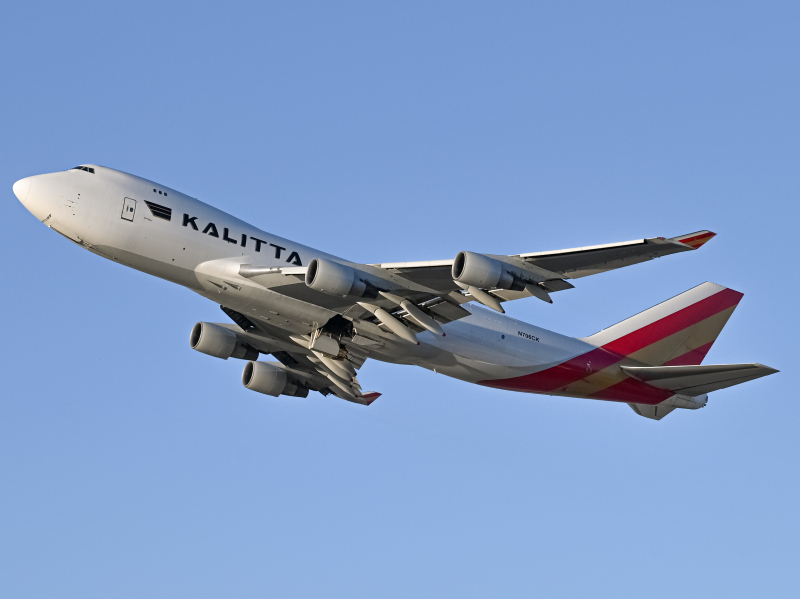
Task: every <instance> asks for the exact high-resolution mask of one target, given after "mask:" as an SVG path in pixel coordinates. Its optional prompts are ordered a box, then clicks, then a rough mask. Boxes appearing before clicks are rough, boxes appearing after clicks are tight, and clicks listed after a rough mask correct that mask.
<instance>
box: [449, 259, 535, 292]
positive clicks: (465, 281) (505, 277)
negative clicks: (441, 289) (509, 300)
mask: <svg viewBox="0 0 800 599" xmlns="http://www.w3.org/2000/svg"><path fill="white" fill-rule="evenodd" d="M511 268H512V267H511V266H509V265H507V264H505V263H504V262H500V261H499V260H495V259H494V258H490V257H489V256H484V255H483V254H476V253H475V252H459V253H458V255H457V256H456V259H455V260H454V261H453V270H452V275H453V280H454V281H455V282H456V283H461V284H462V285H467V286H470V287H477V288H479V289H494V288H500V289H524V288H525V282H524V281H522V280H521V279H520V278H519V277H518V276H516V275H514V274H513V273H511V272H509V269H511Z"/></svg>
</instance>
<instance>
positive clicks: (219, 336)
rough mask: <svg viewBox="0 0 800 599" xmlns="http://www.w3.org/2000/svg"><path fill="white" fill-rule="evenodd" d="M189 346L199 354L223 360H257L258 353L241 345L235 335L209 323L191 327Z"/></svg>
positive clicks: (200, 323)
mask: <svg viewBox="0 0 800 599" xmlns="http://www.w3.org/2000/svg"><path fill="white" fill-rule="evenodd" d="M189 345H191V346H192V349H194V350H197V351H199V352H200V353H203V354H207V355H209V356H214V357H215V358H222V359H223V360H227V359H228V358H238V359H240V360H256V359H258V351H256V350H255V349H253V348H252V347H250V346H249V345H247V344H245V343H242V342H241V341H240V340H239V337H238V336H237V335H236V333H234V332H233V331H231V330H230V329H226V328H225V327H221V326H219V325H218V324H211V323H210V322H198V323H197V324H196V325H194V327H192V334H191V335H190V336H189Z"/></svg>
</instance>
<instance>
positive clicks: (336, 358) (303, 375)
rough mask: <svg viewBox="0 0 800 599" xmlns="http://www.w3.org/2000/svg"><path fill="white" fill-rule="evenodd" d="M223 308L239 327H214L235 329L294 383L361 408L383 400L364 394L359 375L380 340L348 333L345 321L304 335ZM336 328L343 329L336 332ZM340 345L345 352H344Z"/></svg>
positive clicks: (237, 333) (250, 345)
mask: <svg viewBox="0 0 800 599" xmlns="http://www.w3.org/2000/svg"><path fill="white" fill-rule="evenodd" d="M220 307H221V308H222V311H223V312H225V314H227V315H228V316H229V317H230V318H231V320H233V321H234V322H235V323H236V325H231V324H227V323H214V324H217V325H218V326H222V327H225V328H227V329H230V330H232V331H233V332H235V333H236V336H237V337H238V338H239V340H240V341H241V342H242V343H244V344H245V345H246V346H249V348H252V349H254V350H256V351H257V352H258V353H261V354H268V355H271V356H272V357H273V358H275V359H276V360H277V362H278V363H279V365H280V367H281V368H283V369H284V370H285V371H286V372H287V374H288V375H289V376H290V378H291V379H292V380H293V381H294V382H296V383H300V384H301V385H302V386H303V387H306V388H307V389H309V390H311V391H318V392H320V393H322V394H323V395H328V394H333V395H335V396H337V397H340V398H342V399H346V400H347V401H352V402H354V403H358V404H362V405H370V404H371V403H372V402H373V401H375V400H376V399H377V398H378V397H380V395H381V394H380V393H377V392H374V391H362V390H361V384H360V383H359V381H358V378H357V376H356V372H357V370H358V369H360V368H361V367H362V366H363V365H364V362H365V361H366V360H367V357H368V355H369V353H370V350H371V349H375V348H378V347H381V346H382V342H381V341H380V339H378V340H377V341H376V340H373V339H370V338H366V337H364V336H363V335H361V336H358V335H352V332H351V331H350V330H347V329H350V328H352V327H351V325H350V324H349V322H348V321H346V320H344V319H341V320H340V321H336V322H334V323H330V324H329V325H326V326H327V330H326V331H325V334H321V333H322V331H321V330H318V331H314V332H313V333H312V334H306V335H302V334H292V333H290V332H289V331H286V330H284V329H280V328H278V327H274V326H272V325H270V324H269V323H267V322H265V321H262V320H259V319H257V318H253V317H247V316H244V315H243V314H241V313H239V312H236V311H235V310H232V309H231V308H227V307H225V306H220ZM337 325H338V327H339V328H340V329H341V330H339V331H335V330H333V329H335V328H336V326H337ZM336 333H338V336H336ZM334 337H336V341H334ZM326 343H327V344H328V345H326ZM340 344H341V347H343V348H344V351H341V348H340ZM276 365H278V364H276Z"/></svg>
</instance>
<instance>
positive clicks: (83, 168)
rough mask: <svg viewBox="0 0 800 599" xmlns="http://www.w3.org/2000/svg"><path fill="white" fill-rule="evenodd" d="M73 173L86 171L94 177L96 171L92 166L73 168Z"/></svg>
mask: <svg viewBox="0 0 800 599" xmlns="http://www.w3.org/2000/svg"><path fill="white" fill-rule="evenodd" d="M69 170H71V171H86V172H87V173H92V174H93V175H94V169H93V168H92V167H90V166H73V167H72V168H71V169H69Z"/></svg>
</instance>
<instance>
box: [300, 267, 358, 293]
mask: <svg viewBox="0 0 800 599" xmlns="http://www.w3.org/2000/svg"><path fill="white" fill-rule="evenodd" d="M306 285H308V286H309V287H311V289H315V290H316V291H321V292H322V293H327V294H328V295H337V296H340V297H344V296H346V295H355V296H357V297H362V296H363V295H364V293H365V292H366V290H367V283H365V282H364V281H363V280H362V279H361V273H360V272H359V271H357V270H355V269H354V268H350V267H349V266H345V265H344V264H339V263H338V262H332V261H330V260H325V259H323V258H314V259H313V260H312V261H311V262H310V263H309V265H308V269H307V270H306Z"/></svg>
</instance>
